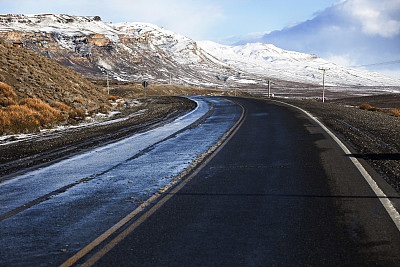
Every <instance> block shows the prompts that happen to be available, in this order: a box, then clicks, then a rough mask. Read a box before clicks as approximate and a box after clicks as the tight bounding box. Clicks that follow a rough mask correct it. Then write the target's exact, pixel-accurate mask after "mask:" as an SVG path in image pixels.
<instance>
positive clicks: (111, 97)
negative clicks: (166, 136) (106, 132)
mask: <svg viewBox="0 0 400 267" xmlns="http://www.w3.org/2000/svg"><path fill="white" fill-rule="evenodd" d="M117 99H120V97H118V96H113V95H109V96H108V100H111V101H117Z"/></svg>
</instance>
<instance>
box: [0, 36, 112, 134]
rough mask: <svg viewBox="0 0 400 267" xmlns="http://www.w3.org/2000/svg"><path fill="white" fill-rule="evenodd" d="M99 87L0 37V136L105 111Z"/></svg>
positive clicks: (104, 103) (105, 98)
mask: <svg viewBox="0 0 400 267" xmlns="http://www.w3.org/2000/svg"><path fill="white" fill-rule="evenodd" d="M106 102H107V96H106V95H105V94H104V93H103V92H102V90H101V89H100V87H98V86H96V85H94V84H92V83H91V82H89V81H88V80H86V79H85V78H83V77H82V76H80V75H79V74H77V73H76V72H74V71H72V70H70V69H68V68H66V67H63V66H61V65H60V64H58V63H56V62H53V61H52V60H49V59H48V58H46V57H44V56H40V55H37V54H36V53H34V52H31V51H28V50H25V49H23V48H18V47H14V46H12V45H10V44H8V43H6V42H4V41H3V40H1V38H0V112H1V116H0V117H1V118H0V134H2V133H10V132H23V131H31V130H35V129H39V128H41V127H46V126H49V125H50V124H54V123H62V122H65V121H67V120H76V119H78V120H79V119H83V116H84V115H85V113H86V112H92V111H93V112H94V111H95V110H99V109H101V108H105V105H106Z"/></svg>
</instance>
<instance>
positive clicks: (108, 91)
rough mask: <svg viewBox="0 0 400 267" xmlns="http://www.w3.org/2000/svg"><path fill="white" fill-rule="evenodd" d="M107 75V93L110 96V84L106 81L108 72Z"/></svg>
mask: <svg viewBox="0 0 400 267" xmlns="http://www.w3.org/2000/svg"><path fill="white" fill-rule="evenodd" d="M106 73H107V93H108V94H110V82H109V81H108V72H106Z"/></svg>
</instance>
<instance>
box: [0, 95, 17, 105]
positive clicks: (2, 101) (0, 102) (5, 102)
mask: <svg viewBox="0 0 400 267" xmlns="http://www.w3.org/2000/svg"><path fill="white" fill-rule="evenodd" d="M17 104H18V103H17V101H15V100H14V99H12V98H7V97H0V106H3V107H7V106H11V105H17Z"/></svg>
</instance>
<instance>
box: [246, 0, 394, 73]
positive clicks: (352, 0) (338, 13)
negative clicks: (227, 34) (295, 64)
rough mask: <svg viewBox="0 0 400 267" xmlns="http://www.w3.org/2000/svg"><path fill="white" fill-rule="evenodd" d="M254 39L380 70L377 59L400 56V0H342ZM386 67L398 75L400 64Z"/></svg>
mask: <svg viewBox="0 0 400 267" xmlns="http://www.w3.org/2000/svg"><path fill="white" fill-rule="evenodd" d="M250 41H251V42H257V41H258V42H259V41H261V42H263V43H272V44H274V45H276V46H278V47H280V48H283V49H286V50H294V51H298V52H303V53H311V54H317V55H318V56H320V57H323V58H325V59H328V60H331V61H333V62H335V63H337V64H340V65H345V66H360V65H368V66H367V67H366V68H368V69H369V70H376V71H380V70H383V68H382V67H379V68H378V66H379V65H377V64H376V63H381V62H388V61H393V60H399V59H400V45H399V44H400V0H379V1H376V0H341V1H338V2H336V3H335V4H334V5H332V6H331V7H329V8H327V9H325V10H323V11H321V12H319V13H318V14H316V15H315V16H314V18H312V19H310V20H308V21H304V22H302V23H299V24H297V25H295V26H293V27H290V28H288V27H287V28H284V29H283V30H281V31H275V32H271V33H270V34H266V35H265V36H264V37H262V38H261V39H258V40H250ZM244 42H246V40H243V41H242V42H240V43H244ZM385 71H386V72H385V73H387V74H388V73H392V75H395V73H399V72H400V64H399V63H396V64H392V65H390V66H387V68H386V70H385ZM396 77H397V75H396Z"/></svg>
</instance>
